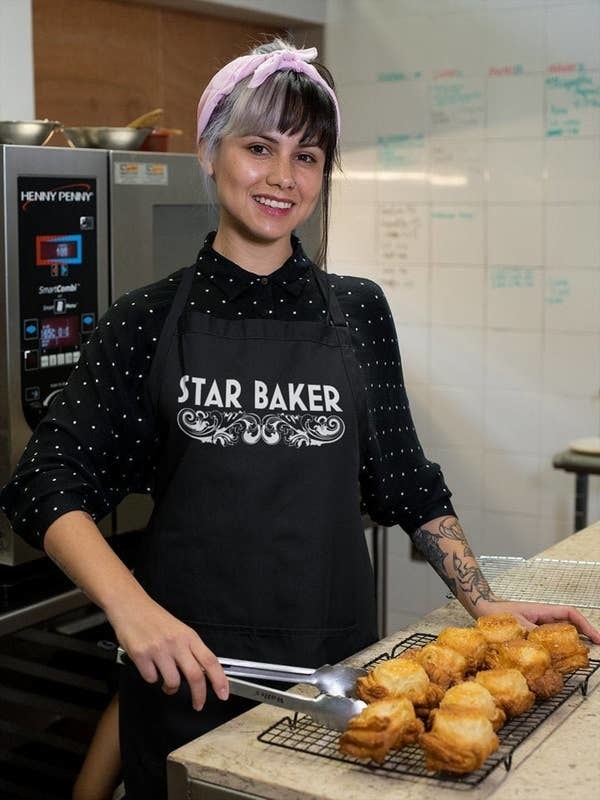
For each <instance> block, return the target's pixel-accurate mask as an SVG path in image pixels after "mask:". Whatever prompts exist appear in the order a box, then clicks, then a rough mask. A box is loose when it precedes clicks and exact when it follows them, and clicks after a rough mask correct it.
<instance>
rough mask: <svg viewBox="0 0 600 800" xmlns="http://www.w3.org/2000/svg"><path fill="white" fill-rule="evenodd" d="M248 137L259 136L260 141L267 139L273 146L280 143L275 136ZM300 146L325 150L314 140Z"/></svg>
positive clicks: (302, 141)
mask: <svg viewBox="0 0 600 800" xmlns="http://www.w3.org/2000/svg"><path fill="white" fill-rule="evenodd" d="M246 136H258V137H259V138H260V139H266V140H267V141H268V142H273V144H278V142H279V140H278V139H276V138H275V137H274V136H269V134H268V133H248V134H246ZM244 138H245V137H244ZM298 144H299V146H300V147H317V148H319V149H321V150H322V149H323V148H322V147H321V145H320V144H319V143H318V142H317V141H316V140H314V139H313V140H308V141H307V140H306V139H302V140H301V141H300V142H299V143H298Z"/></svg>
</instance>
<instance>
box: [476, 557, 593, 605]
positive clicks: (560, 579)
mask: <svg viewBox="0 0 600 800" xmlns="http://www.w3.org/2000/svg"><path fill="white" fill-rule="evenodd" d="M477 560H478V562H479V565H480V566H481V571H482V572H483V574H484V575H485V577H486V578H487V579H488V581H489V584H490V587H491V588H492V589H493V590H494V592H496V594H499V595H501V596H502V597H504V598H506V599H507V600H535V601H537V602H540V603H553V604H554V603H556V604H560V605H570V606H577V607H578V608H600V562H598V561H563V560H559V559H553V558H531V559H524V558H517V557H512V556H478V558H477Z"/></svg>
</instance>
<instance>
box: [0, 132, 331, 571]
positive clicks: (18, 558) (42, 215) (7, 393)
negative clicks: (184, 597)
mask: <svg viewBox="0 0 600 800" xmlns="http://www.w3.org/2000/svg"><path fill="white" fill-rule="evenodd" d="M0 158H1V169H0V484H4V483H5V482H6V481H7V480H8V479H9V477H10V475H11V474H12V471H13V469H14V467H15V465H16V463H17V461H18V459H19V458H20V456H21V453H22V452H23V449H24V448H25V445H26V444H27V441H28V439H29V437H30V436H31V432H32V429H33V428H34V427H35V425H36V424H37V422H38V421H39V420H40V419H41V417H42V416H43V415H44V414H45V413H46V411H47V409H48V407H49V405H50V404H51V403H52V401H53V399H54V398H55V397H56V395H57V394H58V393H59V392H60V391H61V389H62V387H63V386H64V385H65V383H66V381H67V379H68V376H69V373H70V371H71V370H72V369H73V367H74V365H75V364H76V363H77V361H78V359H79V357H80V353H81V349H82V347H84V346H85V342H86V340H87V338H88V337H89V336H90V334H91V332H92V331H93V330H94V328H95V326H96V323H97V320H98V318H99V316H101V315H102V314H103V312H104V311H105V310H106V308H107V306H108V304H109V303H111V302H112V301H113V300H115V299H117V298H118V297H119V296H120V295H121V294H123V293H124V292H125V291H127V290H129V289H132V288H136V287H139V286H143V285H145V284H148V283H152V282H153V281H155V280H158V279H160V278H161V277H164V276H165V275H167V274H169V273H170V272H173V271H175V270H176V269H178V268H179V267H182V266H186V265H188V264H191V263H192V262H193V261H194V259H195V257H196V254H197V252H198V250H199V249H200V247H201V246H202V242H203V240H204V235H205V233H206V232H207V231H208V230H210V229H211V228H214V227H215V225H216V222H217V210H216V206H215V205H214V203H213V202H212V199H211V197H210V194H209V192H208V190H207V187H206V185H205V182H204V178H203V176H202V174H201V170H200V166H199V164H198V161H197V159H196V157H195V155H193V154H189V155H187V154H170V153H150V152H146V153H143V152H128V151H108V150H84V149H81V150H79V149H70V148H69V149H67V148H57V147H23V146H18V145H4V146H0ZM300 235H301V236H302V240H303V243H304V244H305V246H306V249H307V252H308V254H309V255H314V252H315V251H316V247H317V242H318V236H319V218H318V216H317V215H316V214H315V215H314V216H313V218H312V219H311V220H309V222H308V223H306V225H305V226H304V227H303V229H302V231H300ZM150 511H151V502H150V500H149V498H147V497H142V496H132V497H129V498H126V499H125V500H124V501H123V503H122V504H121V505H120V506H119V508H118V509H117V510H116V511H115V513H114V514H112V515H111V517H110V518H109V519H107V520H105V521H104V522H103V531H104V532H105V533H106V534H107V535H114V534H117V533H122V532H125V531H128V530H137V529H140V528H143V527H144V525H145V524H146V521H147V519H148V516H149V514H150ZM39 555H40V554H39V553H38V552H37V551H34V550H32V549H31V548H30V547H28V546H27V545H26V543H25V542H24V541H23V540H22V539H21V538H20V537H19V536H16V535H15V534H14V532H13V531H12V528H11V526H10V524H9V523H8V520H7V519H6V518H5V517H3V516H2V515H1V514H0V565H9V566H14V565H18V564H22V563H24V562H27V561H30V560H31V559H34V558H36V557H38V556H39Z"/></svg>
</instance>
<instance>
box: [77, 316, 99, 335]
mask: <svg viewBox="0 0 600 800" xmlns="http://www.w3.org/2000/svg"><path fill="white" fill-rule="evenodd" d="M95 327H96V315H95V314H90V313H86V314H82V315H81V332H82V333H91V332H92V331H93V330H94V328H95Z"/></svg>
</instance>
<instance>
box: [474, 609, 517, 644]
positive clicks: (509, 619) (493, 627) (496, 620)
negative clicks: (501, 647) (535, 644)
mask: <svg viewBox="0 0 600 800" xmlns="http://www.w3.org/2000/svg"><path fill="white" fill-rule="evenodd" d="M475 626H476V627H477V630H479V631H481V633H483V635H484V636H485V639H486V641H487V643H488V644H500V642H508V641H509V640H510V639H524V638H525V636H526V635H527V630H526V628H525V627H524V626H523V625H521V623H520V622H519V620H518V619H517V618H516V617H515V616H514V614H486V615H485V616H483V617H479V618H478V619H477V621H476V622H475Z"/></svg>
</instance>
